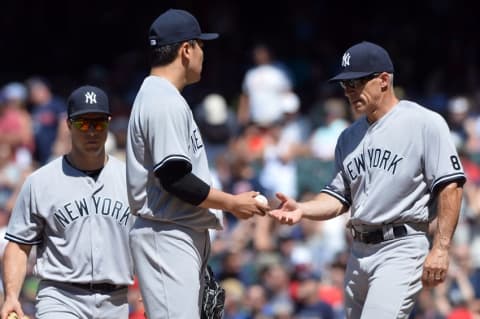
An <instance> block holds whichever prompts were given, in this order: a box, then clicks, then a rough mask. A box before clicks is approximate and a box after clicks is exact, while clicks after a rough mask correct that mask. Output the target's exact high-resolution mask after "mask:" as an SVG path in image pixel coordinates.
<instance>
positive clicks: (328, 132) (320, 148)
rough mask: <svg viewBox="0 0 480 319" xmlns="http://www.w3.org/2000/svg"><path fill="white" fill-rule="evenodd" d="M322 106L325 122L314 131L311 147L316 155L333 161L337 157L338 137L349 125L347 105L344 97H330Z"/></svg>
mask: <svg viewBox="0 0 480 319" xmlns="http://www.w3.org/2000/svg"><path fill="white" fill-rule="evenodd" d="M322 107H323V110H324V124H323V125H322V126H320V127H317V128H316V129H315V130H314V131H313V133H312V136H311V139H310V147H311V149H312V153H313V155H314V156H315V157H317V158H320V159H323V160H328V161H331V160H333V158H334V157H335V146H336V145H337V139H338V137H339V136H340V134H341V133H342V131H343V130H344V129H346V128H347V127H348V125H349V123H348V121H347V105H346V104H345V101H344V100H343V99H339V98H329V99H327V100H326V101H325V102H324V103H323V105H322Z"/></svg>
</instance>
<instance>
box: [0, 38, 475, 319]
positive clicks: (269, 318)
mask: <svg viewBox="0 0 480 319" xmlns="http://www.w3.org/2000/svg"><path fill="white" fill-rule="evenodd" d="M126 67H127V68H128V65H127V66H126ZM135 72H136V73H135ZM135 72H133V71H132V72H130V73H129V72H127V71H125V70H124V72H123V73H116V72H113V71H111V72H108V70H105V69H102V68H92V70H91V71H90V73H89V76H88V77H87V78H86V79H84V80H85V81H88V82H89V83H88V84H92V85H98V86H100V87H103V88H104V89H105V90H106V91H107V92H108V93H109V94H110V100H111V103H112V110H113V119H112V122H111V125H110V127H109V130H110V132H109V137H108V139H107V152H108V153H110V154H115V155H117V156H119V157H123V156H124V150H125V149H124V148H125V133H126V125H127V121H128V115H129V108H130V106H131V104H132V100H131V98H132V96H133V94H134V92H136V90H137V89H138V86H139V84H140V82H139V81H140V79H141V78H142V76H140V75H141V71H138V70H136V71H135ZM204 72H208V69H207V70H206V71H204ZM126 74H128V75H130V76H131V75H132V74H136V75H137V76H131V78H133V80H132V81H130V82H128V83H129V85H120V84H119V83H122V82H121V79H123V78H122V75H126ZM56 90H57V91H56ZM67 90H68V87H65V86H61V85H60V86H59V85H58V84H57V86H54V85H52V84H51V83H50V82H49V79H47V78H44V77H41V76H32V77H29V78H27V79H23V80H22V81H18V82H9V83H3V84H2V87H1V89H0V232H1V234H0V238H1V239H0V255H1V253H3V248H4V246H5V244H6V243H5V240H4V239H3V234H4V232H5V227H6V225H7V223H8V220H9V216H10V213H11V211H12V207H13V205H14V204H15V198H16V195H17V192H18V191H19V188H20V186H21V185H22V182H23V180H24V179H25V177H26V176H27V175H28V174H30V173H31V172H32V171H34V170H35V169H36V168H38V167H40V166H41V165H44V164H45V163H47V162H48V161H50V160H51V159H53V158H55V157H58V156H61V155H62V154H64V153H66V152H67V151H68V150H69V148H70V145H69V142H70V139H69V132H68V129H67V127H66V123H65V119H66V105H65V97H66V96H67V95H68V93H69V92H67ZM397 95H398V96H399V97H400V98H405V99H414V100H419V101H421V102H422V103H423V102H425V101H430V102H432V101H434V102H435V103H434V104H431V105H426V104H425V105H424V106H426V107H428V108H431V109H433V110H435V111H437V112H439V113H441V114H442V115H443V116H444V117H445V118H446V120H447V122H448V124H449V125H450V129H451V136H452V139H453V140H454V141H455V143H456V145H457V148H458V151H459V154H460V156H461V158H462V163H463V166H464V169H465V172H466V174H467V178H468V181H467V183H466V184H465V187H464V201H463V205H462V211H461V217H460V221H459V225H458V227H457V231H456V234H455V238H454V245H453V246H452V255H453V258H452V260H451V265H450V268H449V273H448V277H447V280H446V281H445V283H443V284H441V285H440V286H438V287H436V288H435V289H429V290H427V289H424V290H423V291H422V292H421V294H420V296H419V298H418V302H417V305H416V306H415V310H414V313H413V314H412V317H411V318H412V319H460V318H462V319H463V318H465V319H467V318H480V216H479V214H480V97H479V96H477V95H475V94H474V93H471V94H462V95H452V96H449V95H447V94H443V95H441V98H438V99H435V100H432V99H430V100H429V99H427V98H425V99H418V97H419V95H418V93H417V94H416V96H415V97H412V96H410V95H409V93H408V92H406V91H405V90H404V89H402V87H397ZM185 96H186V98H187V100H188V99H189V98H190V97H192V96H195V97H198V96H201V98H200V99H199V101H198V103H192V105H193V109H192V111H193V112H194V115H195V118H196V121H197V123H198V125H199V127H200V129H201V131H202V137H203V141H204V144H205V147H206V151H207V155H208V158H209V160H210V165H211V170H212V172H213V177H214V183H215V185H216V186H217V187H220V188H222V189H223V190H225V191H228V192H231V193H240V192H245V191H249V190H256V191H259V192H261V193H262V194H265V195H266V196H267V197H268V199H269V203H270V206H271V207H276V206H277V205H278V201H277V200H276V198H275V193H276V192H282V193H284V194H287V195H288V196H291V197H294V198H296V199H301V200H307V199H310V198H312V197H313V196H315V194H316V193H318V192H319V190H321V189H322V188H323V186H324V185H325V184H326V183H328V182H329V180H330V178H331V176H332V173H333V158H334V150H335V144H336V140H337V138H338V136H339V134H340V133H341V132H342V130H343V129H345V128H346V127H347V126H348V125H349V124H350V123H352V121H354V120H355V118H356V117H357V116H358V115H357V114H355V113H354V112H353V111H352V109H351V108H350V106H349V105H348V104H347V101H346V99H345V98H344V97H343V96H342V92H341V90H340V88H339V87H336V86H335V85H331V86H329V87H326V89H323V90H319V91H318V92H316V97H315V100H314V102H313V103H309V105H305V103H304V99H303V97H302V94H300V93H299V91H298V87H297V85H295V84H294V81H293V79H292V76H291V72H290V70H289V65H288V64H286V63H282V61H278V60H276V59H274V56H273V55H272V52H271V50H270V48H269V47H268V46H266V45H264V44H259V45H256V46H255V47H254V48H253V49H252V63H251V66H250V68H248V69H246V70H245V73H244V77H243V80H242V83H238V94H237V96H236V98H235V99H231V100H227V98H226V97H225V94H224V93H223V92H220V91H208V92H206V90H202V91H195V88H194V86H193V87H192V88H187V89H186V91H185ZM405 129H408V127H406V128H405ZM398 134H401V132H398ZM392 187H394V186H392ZM385 191H387V192H388V190H385ZM347 220H348V214H346V215H342V216H339V217H337V218H335V219H332V220H329V221H324V222H315V221H309V220H308V221H306V220H305V221H302V222H301V223H299V224H297V225H295V226H285V225H279V224H277V223H275V222H274V221H273V220H272V219H270V218H268V217H255V218H252V219H250V220H247V221H238V220H236V219H235V218H234V217H233V215H231V214H228V212H225V213H224V222H225V228H224V230H222V231H212V232H211V238H212V256H211V259H210V264H211V266H212V268H213V270H214V273H215V274H216V276H217V279H218V280H220V282H221V285H222V286H223V287H224V288H225V290H226V296H227V297H226V305H225V316H224V318H225V319H293V318H296V319H304V318H310V319H314V318H317V319H342V318H344V316H345V314H344V310H343V307H342V303H343V276H344V271H345V267H346V260H347V258H348V252H349V242H350V241H351V235H350V234H349V233H348V231H347V228H346V222H347ZM434 227H435V221H433V222H432V229H433V228H434ZM32 266H33V265H30V267H29V273H28V275H27V278H26V280H25V284H24V287H23V291H22V300H23V305H24V310H25V312H26V314H28V315H30V316H32V317H33V303H34V298H35V292H36V287H37V285H38V280H37V279H36V278H35V277H34V276H33V275H32V273H31V271H32ZM139 297H140V293H139V289H138V285H137V284H135V285H133V286H132V287H130V293H129V301H130V305H131V316H130V318H131V319H133V318H136V319H138V318H143V305H142V303H141V300H140V298H139ZM2 299H3V298H2Z"/></svg>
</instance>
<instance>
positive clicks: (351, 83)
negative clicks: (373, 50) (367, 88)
mask: <svg viewBox="0 0 480 319" xmlns="http://www.w3.org/2000/svg"><path fill="white" fill-rule="evenodd" d="M380 74H381V73H373V74H370V75H367V76H364V77H362V78H358V79H353V80H342V81H340V85H341V86H342V88H343V89H344V90H345V89H347V88H349V89H358V88H359V87H361V86H363V85H365V83H367V82H368V81H370V80H372V79H374V78H376V77H378V76H379V75H380Z"/></svg>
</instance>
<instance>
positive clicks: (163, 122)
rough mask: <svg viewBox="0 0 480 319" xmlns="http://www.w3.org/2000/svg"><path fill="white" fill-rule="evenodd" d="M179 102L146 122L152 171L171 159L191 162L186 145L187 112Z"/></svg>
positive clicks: (187, 145)
mask: <svg viewBox="0 0 480 319" xmlns="http://www.w3.org/2000/svg"><path fill="white" fill-rule="evenodd" d="M178 103H179V102H175V101H174V102H173V103H172V105H169V106H168V107H164V108H162V112H159V111H157V112H155V113H154V114H152V115H151V116H150V117H149V118H148V120H147V125H148V132H149V134H148V136H147V143H148V145H149V148H150V150H152V157H153V163H154V171H156V170H157V169H158V168H160V167H162V166H163V165H164V164H165V163H166V162H167V161H169V160H172V159H177V160H185V161H187V162H189V163H190V162H191V159H190V157H189V150H188V147H189V144H188V138H189V137H188V136H189V135H188V129H189V120H188V115H189V114H188V110H187V109H186V108H185V107H184V106H183V105H178Z"/></svg>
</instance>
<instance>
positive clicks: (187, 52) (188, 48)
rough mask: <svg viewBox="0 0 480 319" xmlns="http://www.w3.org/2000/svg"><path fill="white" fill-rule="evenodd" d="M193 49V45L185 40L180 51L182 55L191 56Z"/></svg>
mask: <svg viewBox="0 0 480 319" xmlns="http://www.w3.org/2000/svg"><path fill="white" fill-rule="evenodd" d="M192 49H193V48H192V46H191V45H190V44H188V42H183V43H182V45H181V46H180V49H179V52H180V54H181V55H182V57H187V58H190V55H191V54H192Z"/></svg>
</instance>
